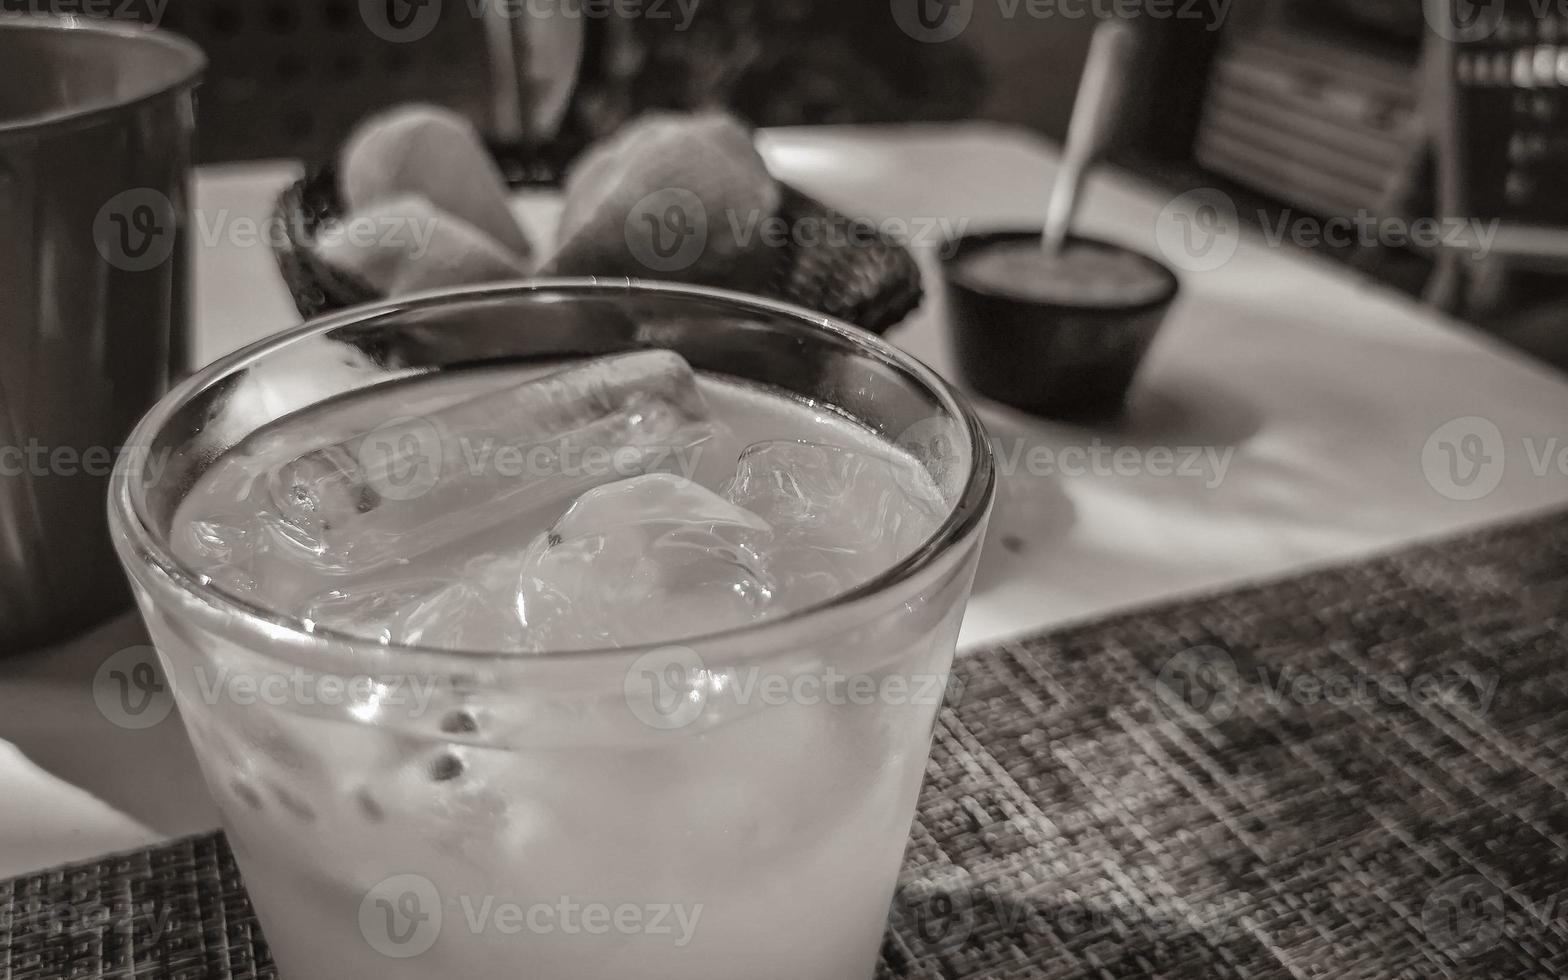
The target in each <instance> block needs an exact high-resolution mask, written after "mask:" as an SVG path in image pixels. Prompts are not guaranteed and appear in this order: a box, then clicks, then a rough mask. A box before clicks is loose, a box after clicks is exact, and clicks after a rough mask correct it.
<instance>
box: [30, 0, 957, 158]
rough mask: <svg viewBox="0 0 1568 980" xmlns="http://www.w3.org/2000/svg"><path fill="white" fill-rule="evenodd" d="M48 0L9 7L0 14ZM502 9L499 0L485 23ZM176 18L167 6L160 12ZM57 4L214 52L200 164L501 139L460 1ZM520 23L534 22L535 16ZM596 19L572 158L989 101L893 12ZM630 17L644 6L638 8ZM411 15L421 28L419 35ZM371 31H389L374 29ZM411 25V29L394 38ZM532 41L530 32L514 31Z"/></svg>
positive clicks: (735, 8) (564, 134)
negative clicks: (660, 111)
mask: <svg viewBox="0 0 1568 980" xmlns="http://www.w3.org/2000/svg"><path fill="white" fill-rule="evenodd" d="M37 2H38V0H0V12H5V11H30V10H32V9H33V8H35V7H36V6H37ZM497 2H499V0H487V2H486V3H485V4H484V5H483V7H482V8H478V9H486V8H489V7H491V6H492V5H494V4H495V3H497ZM165 4H166V6H165ZM385 4H386V6H385V7H383V6H382V4H381V3H380V2H377V0H116V2H115V3H112V4H103V3H94V2H90V0H58V4H57V5H58V6H61V7H65V8H71V9H75V8H80V9H81V10H82V12H83V13H87V14H93V13H95V12H102V11H112V12H113V13H114V15H115V16H116V17H121V18H125V19H134V20H140V21H143V22H156V23H158V24H159V25H160V26H163V27H166V28H168V29H170V30H173V31H177V32H179V33H182V34H185V35H186V36H188V37H190V38H191V39H192V40H194V41H196V43H197V44H199V45H200V46H201V47H202V48H203V50H205V51H206V52H207V54H208V56H209V58H210V60H211V63H212V69H211V73H210V78H209V82H208V85H207V87H206V89H204V91H203V93H202V101H201V107H200V112H201V120H200V121H201V126H200V138H199V139H200V142H199V148H198V158H199V159H200V160H201V161H203V162H208V161H216V160H234V159H254V158H259V157H298V158H301V159H306V160H323V159H328V158H330V157H331V155H332V154H333V153H334V152H335V151H336V148H337V147H338V146H339V145H340V144H341V142H342V140H343V139H344V137H346V136H347V135H348V132H349V130H350V128H351V127H352V126H353V124H354V123H355V122H357V121H358V120H359V119H360V118H362V117H363V116H365V115H367V114H368V113H370V112H372V111H374V110H376V109H380V108H384V107H386V106H389V105H394V104H397V103H401V102H409V101H425V102H436V103H439V104H443V105H446V106H449V107H451V108H454V109H457V110H459V111H460V112H462V113H463V114H464V115H465V116H467V117H468V118H469V119H470V120H471V121H473V122H474V124H475V125H477V126H480V127H481V128H482V129H484V130H485V131H487V132H488V131H491V130H492V129H493V127H492V126H491V125H490V124H491V123H492V122H493V119H494V115H495V106H496V92H495V90H494V88H493V82H492V76H491V72H490V66H489V63H488V56H487V53H486V52H487V40H486V31H485V25H484V22H483V21H482V20H481V18H480V17H478V16H475V12H476V5H475V4H472V3H467V2H457V0H451V2H446V3H427V4H424V5H422V6H421V5H416V4H412V3H409V2H408V0H385ZM509 9H512V10H521V11H526V10H527V9H528V7H527V5H520V4H515V3H513V4H510V5H509ZM600 9H606V10H607V13H608V16H592V17H589V18H588V19H587V24H586V26H587V37H586V41H585V50H584V56H583V63H582V84H581V85H580V86H579V90H578V92H577V94H576V96H575V97H574V98H573V99H572V102H571V106H570V108H569V109H568V111H567V113H566V115H565V118H564V119H563V120H562V126H561V131H560V138H561V140H562V144H561V146H559V147H555V148H552V150H551V153H552V154H553V155H564V156H566V157H570V155H571V154H572V153H573V152H575V151H576V150H577V149H580V148H581V147H583V146H585V145H587V143H589V142H591V141H593V140H594V139H597V138H599V137H601V136H604V135H606V134H607V133H609V132H611V131H613V130H614V129H615V128H616V127H618V126H619V125H620V124H621V123H622V122H625V121H626V120H627V119H630V118H631V117H633V116H635V115H637V114H639V113H641V112H642V111H644V110H646V109H650V108H669V109H696V108H705V107H711V106H728V107H730V108H732V109H733V110H734V111H736V112H737V113H738V114H740V115H742V116H744V117H745V118H747V119H748V120H750V121H751V122H753V123H755V124H758V125H787V124H794V123H846V122H872V121H894V120H920V119H940V118H956V117H959V116H963V115H966V114H968V113H969V112H970V111H971V110H972V109H973V108H974V107H975V106H976V105H978V104H979V102H980V100H981V97H982V95H983V87H982V85H981V78H982V76H981V72H980V63H979V59H978V58H977V57H976V56H975V55H974V54H973V53H972V52H970V51H969V50H968V49H967V48H966V47H964V46H963V43H962V42H960V41H952V42H948V43H945V44H921V43H919V42H918V41H915V40H913V39H911V38H909V37H907V36H906V35H904V34H903V33H902V32H900V31H898V30H896V29H894V28H893V25H892V22H891V20H890V19H889V15H888V8H887V4H886V3H885V2H881V3H845V2H844V0H724V2H722V3H721V2H714V0H700V2H698V3H696V6H695V10H694V12H693V15H692V19H691V22H690V23H689V24H688V23H685V21H684V20H683V19H682V18H683V17H684V8H682V6H681V5H679V4H674V3H670V4H667V5H663V6H661V8H660V9H662V10H664V11H666V14H667V16H664V17H653V16H651V15H650V16H620V15H618V14H616V13H613V11H615V10H616V9H618V8H617V6H616V5H613V4H611V5H607V6H606V8H600ZM628 9H629V10H630V9H632V8H628ZM401 18H408V19H407V20H406V21H405V20H403V19H401ZM369 20H376V21H377V24H376V25H375V26H374V29H373V28H372V25H370V24H369V23H368V21H369ZM398 25H403V26H398ZM519 26H520V27H522V28H523V29H526V14H525V15H524V23H520V25H519Z"/></svg>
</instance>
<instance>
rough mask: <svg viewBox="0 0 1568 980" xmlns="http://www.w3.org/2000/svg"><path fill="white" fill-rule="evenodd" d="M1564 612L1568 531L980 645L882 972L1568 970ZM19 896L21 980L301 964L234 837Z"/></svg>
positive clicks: (5, 894) (943, 728) (1431, 550)
mask: <svg viewBox="0 0 1568 980" xmlns="http://www.w3.org/2000/svg"><path fill="white" fill-rule="evenodd" d="M1565 610H1568V516H1565V515H1557V516H1552V517H1548V518H1541V519H1537V520H1533V521H1530V522H1527V523H1522V524H1517V525H1513V526H1508V527H1501V528H1495V529H1491V530H1487V531H1484V532H1481V533H1477V534H1472V535H1469V536H1467V537H1464V538H1460V539H1457V540H1452V541H1448V542H1444V543H1441V544H1437V545H1432V546H1427V547H1420V548H1416V549H1414V550H1411V551H1407V552H1405V553H1402V554H1399V555H1395V556H1392V557H1388V558H1382V559H1378V560H1375V561H1371V562H1367V563H1363V564H1357V565H1353V566H1349V567H1345V568H1337V569H1331V570H1325V571H1319V572H1314V573H1311V574H1308V575H1305V576H1301V577H1298V578H1293V579H1290V580H1286V581H1281V582H1272V583H1268V584H1263V585H1258V586H1255V587H1250V588H1246V589H1243V590H1240V591H1236V592H1229V593H1226V594H1223V595H1213V596H1207V597H1201V598H1196V599H1192V600H1186V601H1182V602H1179V603H1175V604H1172V605H1166V606H1162V607H1160V608H1154V609H1147V610H1140V611H1136V612H1132V613H1129V614H1124V615H1120V616H1117V617H1115V618H1113V619H1109V620H1106V621H1102V622H1098V623H1093V624H1089V625H1084V626H1079V627H1075V628H1071V629H1067V630H1060V631H1056V632H1053V633H1050V634H1047V635H1044V636H1041V637H1038V638H1032V639H1026V640H1020V641H1017V642H1013V643H1007V644H1004V645H1002V646H1001V647H999V648H997V649H994V650H990V651H985V652H982V653H978V654H975V655H972V656H969V657H967V658H965V659H964V660H963V661H962V662H961V664H960V666H959V668H958V678H959V680H960V682H961V684H962V694H961V696H960V697H959V698H958V699H957V701H956V702H955V703H954V704H952V705H951V706H949V707H948V708H946V709H944V711H943V713H942V716H941V720H940V724H939V725H938V728H937V734H936V744H935V746H934V749H933V752H932V757H931V762H930V765H929V768H928V772H927V781H926V787H925V791H924V795H923V797H922V799H921V804H920V813H919V817H918V819H917V821H916V824H915V828H914V834H913V837H912V840H911V844H910V851H909V856H908V861H907V866H906V869H905V874H904V880H903V884H902V886H901V888H900V893H899V897H898V900H897V902H896V904H895V908H894V915H893V923H892V928H891V929H890V931H889V934H888V939H887V944H886V948H885V960H884V964H883V967H882V972H881V980H905V978H908V980H914V978H939V977H942V978H971V977H987V978H992V977H996V978H1001V977H1006V978H1013V977H1019V978H1022V977H1043V978H1057V977H1064V978H1065V977H1094V978H1107V977H1112V978H1119V977H1179V978H1187V977H1191V978H1205V980H1208V978H1225V977H1247V978H1259V977H1268V978H1273V977H1281V978H1284V977H1319V976H1321V977H1335V978H1365V980H1384V978H1424V977H1454V978H1465V980H1478V978H1492V977H1498V978H1502V977H1510V978H1511V977H1534V976H1540V977H1561V976H1568V800H1565V796H1568V765H1565V764H1564V763H1565V758H1568V697H1565V693H1568V692H1565V686H1568V685H1565V669H1564V668H1565V662H1568V661H1565V654H1568V638H1565V635H1564V612H1565ZM0 903H3V906H0V909H3V911H4V913H5V914H4V916H3V920H0V980H34V978H43V977H51V978H52V977H116V978H120V977H125V978H130V977H135V978H160V980H161V978H174V977H190V978H228V977H234V978H252V977H272V976H274V975H275V971H274V970H273V967H272V965H271V961H270V959H269V956H268V954H267V951H266V945H265V942H264V941H263V939H262V936H261V933H260V930H259V929H258V927H257V924H256V920H255V918H254V917H253V915H252V913H251V910H250V906H249V903H248V901H247V900H246V897H245V893H244V888H243V885H242V882H241V880H240V876H239V873H238V871H237V870H236V868H235V866H234V862H233V859H232V857H231V856H230V854H229V850H228V847H227V845H226V844H225V843H224V841H223V838H222V836H221V835H212V836H207V837H199V838H191V839H186V840H181V841H176V842H173V843H170V844H168V845H165V846H162V847H159V848H155V849H152V850H147V851H141V852H137V853H132V854H125V855H118V856H114V857H108V858H103V859H101V860H98V861H95V862H89V863H86V864H81V865H74V866H70V867H65V868H57V869H53V870H49V871H44V872H39V873H36V874H33V875H29V876H26V877H22V878H18V879H15V880H13V881H9V882H5V883H3V884H0ZM736 980H744V978H736ZM801 980H816V978H805V977H803V978H801Z"/></svg>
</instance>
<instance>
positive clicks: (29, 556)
mask: <svg viewBox="0 0 1568 980" xmlns="http://www.w3.org/2000/svg"><path fill="white" fill-rule="evenodd" d="M0 65H4V66H5V83H4V85H0V653H5V652H12V651H17V650H25V649H28V648H30V647H33V646H37V645H42V644H45V643H48V642H50V641H52V640H56V639H59V638H61V637H63V636H66V635H68V634H70V633H73V632H76V631H79V630H82V629H85V628H86V627H88V626H91V625H93V624H95V623H97V622H98V621H100V620H102V619H105V618H107V617H108V616H109V615H111V614H113V613H115V612H117V611H119V610H120V609H122V608H124V607H126V606H127V605H129V599H130V596H129V593H128V591H127V590H126V589H125V586H124V584H123V578H122V576H121V575H120V574H119V572H118V569H117V567H116V563H115V557H114V549H113V547H112V545H111V544H110V541H109V534H108V524H107V520H106V515H105V513H104V506H103V501H104V496H105V494H106V493H107V487H108V480H109V474H110V472H111V470H112V468H113V463H114V458H115V456H116V455H117V454H118V452H119V450H120V447H121V446H122V443H123V442H124V440H125V437H126V436H127V435H128V434H129V433H130V431H131V429H132V428H133V427H134V425H135V423H136V421H137V419H138V418H139V417H140V416H141V414H142V413H143V412H144V411H146V409H147V407H148V406H150V405H151V404H152V403H153V402H154V401H156V400H157V398H158V397H159V395H161V394H162V393H163V391H164V390H165V389H166V388H167V386H168V384H169V381H170V378H171V375H173V374H175V373H177V372H180V371H183V370H184V369H185V367H186V364H185V357H186V351H187V343H186V335H187V324H188V321H187V317H188V308H189V302H188V295H187V293H188V288H187V286H188V283H187V275H188V256H187V254H186V245H187V242H188V236H187V233H186V232H187V226H188V223H189V217H188V213H189V199H190V187H189V182H190V169H191V138H192V133H193V130H194V128H195V109H194V103H193V91H194V89H195V86H196V84H197V83H198V81H199V80H200V77H201V74H202V71H203V70H204V68H205V66H206V59H205V58H204V57H203V56H202V54H201V51H200V50H199V49H197V48H196V46H195V45H193V44H191V43H190V42H188V41H186V40H184V39H183V38H179V37H176V36H174V35H172V34H166V33H162V32H158V31H152V30H148V29H145V28H141V27H136V26H131V25H115V24H111V23H107V22H104V21H93V20H88V21H84V20H81V19H77V18H55V17H40V16H12V15H0Z"/></svg>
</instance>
